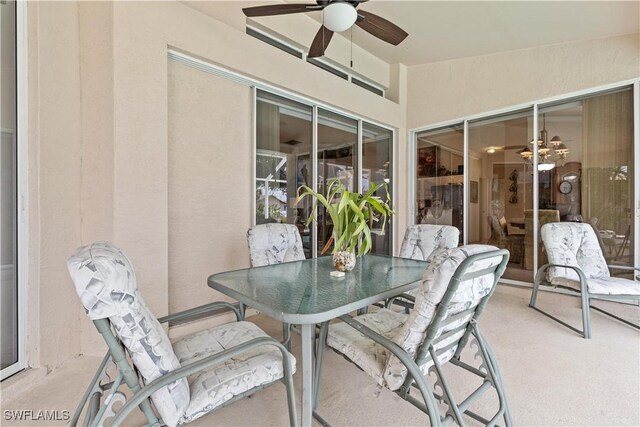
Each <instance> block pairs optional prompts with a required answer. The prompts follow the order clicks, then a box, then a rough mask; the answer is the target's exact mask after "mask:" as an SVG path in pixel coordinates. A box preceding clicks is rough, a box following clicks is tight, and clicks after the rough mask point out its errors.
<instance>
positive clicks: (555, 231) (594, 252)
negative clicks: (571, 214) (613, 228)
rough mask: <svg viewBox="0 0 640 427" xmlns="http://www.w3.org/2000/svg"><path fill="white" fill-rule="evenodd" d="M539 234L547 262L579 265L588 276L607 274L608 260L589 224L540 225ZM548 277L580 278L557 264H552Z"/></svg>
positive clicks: (560, 223) (572, 271)
mask: <svg viewBox="0 0 640 427" xmlns="http://www.w3.org/2000/svg"><path fill="white" fill-rule="evenodd" d="M540 234H541V237H542V241H543V242H544V247H545V249H546V251H547V256H548V257H549V263H550V264H561V265H571V266H574V267H580V269H581V270H582V271H583V272H584V275H585V277H586V278H587V279H591V278H597V277H609V268H608V267H607V262H606V261H605V258H604V255H603V254H602V249H601V247H600V244H599V243H598V237H597V236H596V233H595V231H594V230H593V227H592V226H591V224H585V223H576V222H552V223H548V224H545V225H543V226H542V229H541V231H540ZM548 277H549V278H557V277H562V278H567V279H572V280H579V278H578V274H577V273H576V272H575V271H574V270H572V269H569V268H559V267H551V268H550V269H549V272H548Z"/></svg>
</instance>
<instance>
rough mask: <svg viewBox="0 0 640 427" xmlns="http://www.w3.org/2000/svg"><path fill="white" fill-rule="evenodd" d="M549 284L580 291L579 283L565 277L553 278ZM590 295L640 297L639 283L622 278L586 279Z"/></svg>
mask: <svg viewBox="0 0 640 427" xmlns="http://www.w3.org/2000/svg"><path fill="white" fill-rule="evenodd" d="M551 284H552V285H555V286H568V287H571V288H575V289H578V290H580V281H578V280H573V279H567V278H566V277H554V278H552V279H551ZM587 289H588V291H589V293H590V294H600V295H640V283H638V282H635V281H633V280H629V279H624V278H622V277H596V278H591V279H587Z"/></svg>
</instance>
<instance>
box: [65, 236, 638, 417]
mask: <svg viewBox="0 0 640 427" xmlns="http://www.w3.org/2000/svg"><path fill="white" fill-rule="evenodd" d="M458 238H459V232H458V229H457V228H455V227H451V226H443V225H416V226H411V227H409V228H408V229H407V231H406V233H405V236H404V239H403V242H402V246H401V248H400V252H399V257H383V256H377V255H365V256H363V257H362V260H361V261H359V262H358V265H359V266H360V267H359V268H358V267H356V269H355V270H354V271H353V272H351V273H348V274H347V277H346V279H344V281H342V282H340V281H339V279H334V278H330V277H329V274H328V273H329V271H330V270H331V269H332V268H331V267H330V259H328V257H322V258H318V259H307V260H305V256H304V250H303V247H302V240H301V238H300V235H299V233H298V230H297V228H296V227H295V226H293V225H287V224H276V223H274V224H262V225H257V226H254V227H251V228H250V229H249V231H248V233H247V241H248V247H249V254H250V261H251V268H248V269H243V270H236V271H233V272H224V273H218V274H215V275H212V276H211V277H210V278H209V279H208V284H209V286H210V287H212V288H214V289H216V290H219V291H221V292H223V293H225V294H226V295H227V296H230V297H233V298H235V299H237V300H238V303H237V304H232V303H229V302H222V301H218V302H213V303H209V304H205V305H203V306H200V307H196V308H192V309H190V310H186V311H184V312H180V313H176V314H171V315H168V316H165V317H162V318H159V319H156V318H155V317H154V315H153V314H152V313H151V311H150V310H149V309H148V308H147V306H146V305H145V303H144V300H143V298H142V296H141V295H140V293H139V291H138V288H137V283H136V276H135V273H134V270H133V266H132V264H131V262H130V261H129V259H128V258H127V257H126V255H125V254H124V253H123V252H122V251H121V250H120V249H118V248H117V247H115V246H113V245H112V244H109V243H106V242H97V243H93V244H91V245H88V246H84V247H81V248H79V249H78V250H77V251H76V252H75V253H74V254H73V255H72V256H71V257H70V258H69V260H68V269H69V273H70V275H71V278H72V280H73V282H74V285H75V289H76V291H77V293H78V296H79V297H80V300H81V302H82V305H83V306H84V308H85V310H86V313H87V315H88V317H89V318H90V319H91V320H92V321H93V323H94V325H95V326H96V328H97V330H98V332H99V333H100V334H101V335H102V337H103V339H104V340H105V342H106V344H107V347H108V351H107V354H106V355H105V357H104V359H103V361H102V363H101V365H100V366H99V369H98V371H97V372H96V374H95V376H94V377H93V380H92V381H91V383H90V384H89V387H88V388H87V390H86V392H85V394H84V396H83V397H82V399H81V401H80V403H79V405H78V408H77V410H76V413H75V414H74V416H73V418H72V420H71V425H72V426H75V425H77V424H81V425H85V426H102V425H104V424H105V423H110V425H113V426H117V425H120V424H121V423H123V422H124V420H125V419H126V417H127V416H129V414H130V413H131V412H132V411H133V410H134V409H135V408H139V409H140V410H141V411H142V413H143V414H144V417H145V419H146V425H149V426H160V425H167V426H171V427H173V426H176V425H183V424H188V423H189V422H192V421H194V420H196V419H198V418H200V417H201V416H203V415H206V414H208V413H210V412H212V411H214V410H217V409H219V408H222V407H224V406H226V405H229V404H231V403H233V402H234V401H236V400H239V399H241V398H243V397H246V396H249V395H251V394H253V393H254V392H256V391H259V390H261V389H263V388H265V387H268V386H270V385H273V384H276V383H283V384H284V388H285V390H286V396H287V399H286V402H287V405H288V408H287V409H288V414H289V422H290V424H291V425H298V423H299V419H298V415H297V409H296V398H295V393H294V386H293V375H294V373H295V372H296V369H298V371H299V373H300V374H301V376H302V405H301V409H302V424H303V425H310V424H311V419H312V416H313V417H315V418H316V419H317V420H318V421H320V422H321V423H322V424H323V425H328V422H327V421H326V420H324V418H323V417H322V416H321V415H320V414H319V410H318V397H319V394H320V391H321V390H320V385H321V377H322V370H323V360H324V358H325V351H326V349H327V348H330V349H332V350H333V351H335V352H337V353H339V354H341V355H343V356H345V358H346V359H347V360H349V361H350V362H352V363H353V364H355V365H356V366H357V367H358V368H360V369H361V370H362V371H364V372H365V373H366V374H368V375H369V376H371V377H372V378H373V380H374V381H375V382H376V383H377V384H379V385H380V386H383V387H386V388H387V389H389V390H390V391H392V392H394V393H396V394H397V395H398V396H400V397H401V398H402V399H404V400H406V401H408V402H409V403H411V404H413V405H414V406H415V407H417V408H418V409H420V410H421V411H423V412H424V413H425V414H426V416H427V417H428V419H429V422H430V424H431V425H433V426H438V425H449V424H454V423H455V424H458V425H464V424H465V420H464V418H463V416H467V417H470V418H472V419H473V420H475V421H477V422H480V423H483V424H486V425H497V424H498V423H499V422H501V420H502V421H504V423H505V425H512V419H511V414H510V411H509V407H508V404H507V398H506V392H505V388H504V383H503V379H502V376H501V375H500V370H499V367H498V361H497V358H496V355H495V354H494V352H493V350H492V349H491V347H490V346H489V344H488V343H487V340H486V339H485V337H484V336H483V335H482V334H481V332H480V330H479V327H478V320H479V317H480V315H481V314H482V312H483V311H484V310H485V308H486V305H487V302H488V300H489V299H490V298H491V295H492V294H493V292H494V290H495V288H496V285H497V283H498V281H499V279H500V277H501V276H502V274H503V272H504V270H505V269H506V266H507V262H508V260H509V252H508V251H507V250H505V249H498V248H496V247H494V246H490V245H466V246H460V247H458ZM542 239H543V241H544V243H545V246H546V248H547V254H548V257H549V260H550V264H548V265H545V266H543V267H541V269H540V271H539V272H538V274H537V275H536V279H535V284H534V289H533V293H532V297H531V304H530V305H531V306H532V307H534V308H536V309H537V310H539V309H538V308H537V307H536V296H537V293H538V290H539V286H540V284H541V283H542V282H543V281H546V282H548V283H550V284H552V285H553V286H565V287H568V288H572V289H578V290H579V292H580V294H581V301H582V310H583V330H582V333H583V335H584V337H585V338H589V337H590V321H589V301H590V298H592V297H594V296H595V297H598V298H600V297H607V298H608V299H613V300H620V299H634V298H635V300H637V299H638V294H639V292H638V286H637V282H634V281H633V280H626V279H621V278H617V277H610V275H609V273H608V269H607V266H606V264H605V263H604V259H603V257H602V253H601V252H599V250H598V242H597V239H596V237H595V235H594V234H593V230H592V228H590V227H589V226H588V225H585V224H575V223H551V224H546V225H545V226H543V227H542ZM594 242H595V243H594ZM247 307H251V308H254V309H257V310H258V311H260V312H262V313H265V314H266V315H268V316H270V317H273V318H274V319H276V320H280V321H282V323H283V337H282V341H280V340H278V339H276V338H273V337H270V336H269V335H268V334H267V333H265V332H264V331H263V330H262V329H260V328H259V327H258V326H257V325H255V324H254V323H252V322H249V321H247V320H245V312H246V308H247ZM367 308H368V309H367ZM222 311H228V312H231V313H233V314H234V316H235V319H236V321H234V322H231V323H227V324H223V325H219V326H215V327H212V328H209V329H206V330H204V331H200V332H196V333H194V334H191V335H187V336H184V337H181V338H179V339H176V340H174V341H173V342H172V341H171V340H169V337H168V336H167V333H166V331H165V328H163V326H162V325H163V324H169V323H171V325H174V324H179V323H183V322H189V321H193V320H196V319H201V318H202V317H203V316H204V315H207V314H210V315H216V314H219V313H220V312H222ZM354 313H357V314H354ZM545 314H546V313H545ZM547 315H548V316H550V317H553V316H551V315H549V314H547ZM554 319H555V320H558V321H559V322H561V323H563V324H564V325H565V326H569V325H568V324H566V323H565V322H563V321H561V320H559V319H557V318H554ZM292 323H293V324H299V325H300V329H301V338H302V349H301V352H302V359H301V360H302V364H299V363H297V360H296V357H294V356H293V354H292V353H291V336H292V334H291V331H292V328H291V324H292ZM569 327H570V328H572V329H574V330H576V331H578V330H577V329H576V328H573V327H571V326H569ZM579 332H580V331H579ZM316 334H317V341H316ZM472 348H473V350H472ZM465 349H467V351H466V352H465ZM469 351H471V352H475V353H474V354H472V355H471V357H470V360H467V359H469V358H468V354H463V352H465V353H468V352H469ZM445 364H449V365H451V366H455V367H458V368H461V369H463V370H465V371H467V372H469V373H471V374H474V375H475V376H476V377H477V378H478V379H479V385H478V387H477V388H475V390H474V391H473V392H472V393H470V394H469V395H468V396H467V397H465V398H462V399H460V398H458V397H457V395H456V396H454V393H453V391H452V389H451V383H450V381H449V380H448V378H447V375H448V373H449V369H447V370H446V371H447V374H445V370H444V369H443V366H444V365H445ZM127 389H128V390H127ZM411 390H417V392H414V393H413V394H411ZM489 390H493V392H494V393H495V396H497V402H498V403H497V408H496V410H495V412H494V413H493V414H491V415H486V414H478V413H476V412H474V411H472V410H471V406H472V405H473V404H474V403H475V402H476V401H478V399H480V398H481V396H482V395H483V394H485V393H486V392H487V391H489ZM418 396H419V398H418ZM81 416H83V419H82V420H80V417H81Z"/></svg>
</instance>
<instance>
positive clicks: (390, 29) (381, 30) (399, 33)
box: [356, 10, 409, 46]
mask: <svg viewBox="0 0 640 427" xmlns="http://www.w3.org/2000/svg"><path fill="white" fill-rule="evenodd" d="M358 14H359V15H361V16H362V17H363V18H364V19H360V20H358V21H356V25H357V26H358V27H360V28H362V29H363V30H365V31H366V32H368V33H370V34H371V35H374V36H376V37H377V38H379V39H380V40H384V41H386V42H387V43H391V44H392V45H394V46H397V45H399V44H400V43H402V41H403V40H404V39H405V38H407V36H408V35H409V34H407V32H406V31H404V30H403V29H402V28H400V27H398V26H397V25H396V24H393V23H391V22H389V21H387V20H386V19H384V18H381V17H380V16H378V15H375V14H373V13H371V12H366V11H364V10H358Z"/></svg>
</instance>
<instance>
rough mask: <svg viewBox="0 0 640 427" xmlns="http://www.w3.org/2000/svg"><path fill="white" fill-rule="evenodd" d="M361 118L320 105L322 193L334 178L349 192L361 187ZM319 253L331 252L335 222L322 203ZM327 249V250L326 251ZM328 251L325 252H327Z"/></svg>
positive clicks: (319, 140) (319, 167) (319, 132)
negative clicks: (359, 152)
mask: <svg viewBox="0 0 640 427" xmlns="http://www.w3.org/2000/svg"><path fill="white" fill-rule="evenodd" d="M357 147H358V121H357V120H354V119H351V118H348V117H344V116H342V115H340V114H337V113H334V112H331V111H327V110H323V109H322V108H318V192H319V193H321V194H324V193H325V192H326V185H327V183H328V182H329V181H331V180H332V179H333V178H340V180H341V181H342V183H343V184H344V185H345V187H346V188H347V190H349V191H357V190H358V184H359V183H358V181H357V170H358V166H357V161H358V157H357ZM317 219H318V242H317V244H318V246H317V248H318V256H320V255H329V254H330V253H331V248H332V247H333V245H332V244H331V243H330V239H331V233H332V232H333V225H332V224H331V218H329V216H328V215H326V214H325V209H324V207H323V206H322V205H318V218H317ZM323 249H324V251H323ZM323 252H324V253H323Z"/></svg>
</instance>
